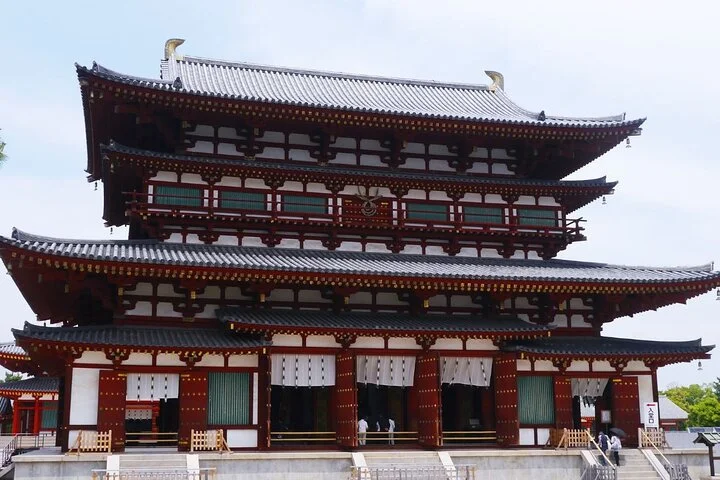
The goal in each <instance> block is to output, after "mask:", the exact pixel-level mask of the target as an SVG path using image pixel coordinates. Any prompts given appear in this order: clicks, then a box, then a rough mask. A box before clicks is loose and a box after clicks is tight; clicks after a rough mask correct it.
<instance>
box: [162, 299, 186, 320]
mask: <svg viewBox="0 0 720 480" xmlns="http://www.w3.org/2000/svg"><path fill="white" fill-rule="evenodd" d="M157 316H158V317H171V318H180V317H182V314H181V313H180V312H176V311H175V310H173V304H172V303H170V302H158V304H157Z"/></svg>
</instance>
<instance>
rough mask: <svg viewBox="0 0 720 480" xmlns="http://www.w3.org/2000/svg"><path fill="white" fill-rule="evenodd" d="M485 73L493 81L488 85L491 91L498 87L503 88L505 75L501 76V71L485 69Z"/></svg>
mask: <svg viewBox="0 0 720 480" xmlns="http://www.w3.org/2000/svg"><path fill="white" fill-rule="evenodd" d="M485 75H487V76H488V77H490V78H491V79H492V81H493V83H492V85H490V90H492V91H493V92H494V91H495V90H497V89H498V88H499V89H500V90H505V77H503V74H502V73H500V72H493V71H492V70H485Z"/></svg>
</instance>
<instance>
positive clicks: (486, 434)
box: [442, 430, 497, 445]
mask: <svg viewBox="0 0 720 480" xmlns="http://www.w3.org/2000/svg"><path fill="white" fill-rule="evenodd" d="M442 438H443V443H444V444H446V445H447V444H461V443H490V444H494V443H495V442H497V434H496V432H495V430H456V431H448V430H443V432H442Z"/></svg>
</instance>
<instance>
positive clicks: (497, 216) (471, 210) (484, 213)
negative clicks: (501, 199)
mask: <svg viewBox="0 0 720 480" xmlns="http://www.w3.org/2000/svg"><path fill="white" fill-rule="evenodd" d="M463 214H464V215H465V221H466V222H468V223H496V224H500V223H504V222H503V209H502V208H500V207H467V206H466V207H463Z"/></svg>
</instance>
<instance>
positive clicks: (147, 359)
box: [123, 353, 152, 365]
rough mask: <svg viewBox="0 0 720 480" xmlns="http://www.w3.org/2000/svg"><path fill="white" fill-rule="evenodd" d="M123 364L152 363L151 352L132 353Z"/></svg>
mask: <svg viewBox="0 0 720 480" xmlns="http://www.w3.org/2000/svg"><path fill="white" fill-rule="evenodd" d="M123 365H152V354H151V353H131V354H130V356H129V357H128V359H127V360H125V361H124V362H123Z"/></svg>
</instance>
